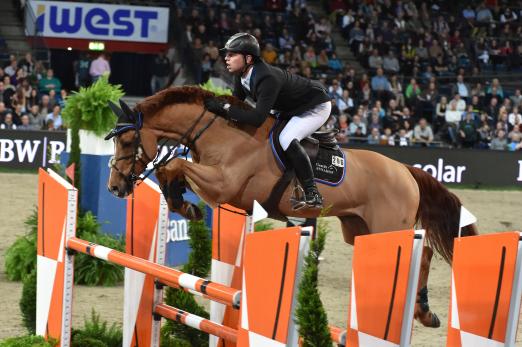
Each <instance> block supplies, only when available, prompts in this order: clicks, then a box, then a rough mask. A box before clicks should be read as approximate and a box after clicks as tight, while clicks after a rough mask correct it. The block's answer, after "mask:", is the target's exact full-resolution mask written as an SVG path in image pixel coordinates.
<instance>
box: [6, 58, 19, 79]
mask: <svg viewBox="0 0 522 347" xmlns="http://www.w3.org/2000/svg"><path fill="white" fill-rule="evenodd" d="M16 70H18V63H17V62H16V58H15V59H13V60H11V62H10V63H9V65H7V66H6V67H5V69H4V73H5V74H6V75H7V76H9V77H13V76H14V75H15V74H16Z"/></svg>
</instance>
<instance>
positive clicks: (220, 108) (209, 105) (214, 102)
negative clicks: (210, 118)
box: [205, 98, 230, 118]
mask: <svg viewBox="0 0 522 347" xmlns="http://www.w3.org/2000/svg"><path fill="white" fill-rule="evenodd" d="M229 107H230V104H228V103H226V102H225V101H223V100H221V99H218V98H207V99H205V108H206V109H207V110H209V111H210V112H212V113H215V114H217V115H218V116H221V117H223V118H228V109H229Z"/></svg>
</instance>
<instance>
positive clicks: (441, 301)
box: [0, 173, 522, 347]
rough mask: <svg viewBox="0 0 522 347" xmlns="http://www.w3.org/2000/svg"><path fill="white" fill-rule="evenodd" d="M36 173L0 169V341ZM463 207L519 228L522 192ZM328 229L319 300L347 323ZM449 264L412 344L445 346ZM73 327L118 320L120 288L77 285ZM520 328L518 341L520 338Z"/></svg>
mask: <svg viewBox="0 0 522 347" xmlns="http://www.w3.org/2000/svg"><path fill="white" fill-rule="evenodd" d="M37 179H38V178H37V175H34V174H10V173H0V191H1V192H2V194H1V197H0V269H1V270H0V308H1V313H0V339H4V338H7V337H12V336H17V335H22V334H25V329H24V327H23V325H22V318H21V315H20V310H19V306H18V302H19V300H20V296H21V291H22V286H21V284H20V283H19V282H10V281H8V280H7V278H6V276H5V273H4V254H5V251H6V249H7V248H8V247H9V246H10V245H11V244H12V243H13V242H14V240H15V239H16V238H17V237H18V236H21V235H23V234H24V233H25V226H24V223H23V222H24V220H25V219H26V218H27V216H29V215H30V214H31V212H32V210H33V208H34V207H35V206H36V204H37ZM454 192H455V193H456V194H457V195H458V196H459V197H460V198H461V200H462V201H463V203H464V205H465V206H466V207H467V208H468V209H469V210H470V211H472V212H473V213H474V214H475V215H476V216H477V217H478V219H479V222H478V226H479V230H480V232H481V233H488V232H495V231H506V230H522V218H521V217H520V208H521V206H522V205H521V202H522V191H477V190H461V189H458V190H454ZM397 203H400V202H399V201H398V202H397ZM327 221H328V222H329V225H330V227H331V232H330V234H329V235H328V238H327V244H326V249H325V251H324V253H323V256H324V260H323V261H322V263H321V268H320V290H321V298H322V300H323V303H324V306H325V308H326V311H327V313H328V318H329V320H330V323H331V324H334V325H338V326H345V324H346V323H345V322H346V320H347V317H348V314H347V309H348V299H349V294H350V268H351V257H352V248H351V246H349V245H346V244H345V243H344V242H343V240H342V236H341V232H340V226H339V223H338V221H337V220H336V219H335V218H328V219H327ZM449 286H450V268H449V266H448V265H447V264H446V263H445V262H444V261H443V260H442V259H441V258H440V257H439V256H435V257H434V259H433V262H432V266H431V273H430V281H429V295H430V306H431V308H432V310H433V311H434V312H436V313H437V314H438V315H439V317H440V318H441V321H442V326H441V327H440V328H438V329H428V328H424V327H422V326H420V325H419V324H418V323H417V322H415V323H414V328H413V338H412V344H413V346H430V347H431V346H433V347H440V346H445V343H446V340H445V336H446V330H447V317H448V304H449ZM74 297H75V299H74V317H73V321H74V325H75V326H82V325H83V320H84V318H85V317H88V316H89V315H90V312H91V308H94V309H95V310H96V311H97V312H98V313H100V315H101V317H102V319H104V320H107V321H109V322H116V323H118V324H119V323H121V316H122V301H123V290H122V287H110V288H97V287H95V288H91V287H85V286H76V287H75V292H74ZM521 335H522V333H521V329H520V328H519V332H518V338H517V341H518V342H520V341H522V337H521Z"/></svg>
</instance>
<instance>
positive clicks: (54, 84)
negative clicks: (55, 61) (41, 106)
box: [38, 69, 62, 94]
mask: <svg viewBox="0 0 522 347" xmlns="http://www.w3.org/2000/svg"><path fill="white" fill-rule="evenodd" d="M38 89H39V90H40V92H41V93H44V94H49V91H51V90H54V91H55V92H57V91H60V89H62V82H60V80H59V79H58V78H57V77H54V70H53V69H48V70H47V73H46V77H44V78H42V79H41V80H40V82H38Z"/></svg>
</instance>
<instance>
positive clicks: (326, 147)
mask: <svg viewBox="0 0 522 347" xmlns="http://www.w3.org/2000/svg"><path fill="white" fill-rule="evenodd" d="M287 123H288V120H280V119H278V120H277V121H276V123H275V124H274V126H273V127H272V129H271V131H270V145H271V147H272V153H273V154H274V157H275V158H276V161H277V163H278V165H279V168H280V169H281V171H283V175H282V176H281V178H280V179H279V181H277V183H276V184H275V186H274V187H273V188H272V191H271V192H270V196H269V197H268V199H267V200H266V201H264V202H262V203H261V205H262V206H263V208H264V209H265V210H266V211H267V212H268V214H269V216H270V217H271V218H274V219H279V220H283V221H284V220H287V218H286V216H284V215H282V214H281V212H280V211H279V209H278V205H279V202H280V200H281V197H282V196H283V193H284V192H285V190H286V188H287V187H288V185H289V184H290V182H291V181H292V179H294V178H295V172H294V170H293V168H292V167H291V165H290V163H289V161H288V159H287V158H286V154H285V152H284V151H283V148H282V147H281V144H280V143H279V134H281V131H282V130H283V128H284V127H285V126H286V124H287ZM336 134H337V130H331V131H318V132H315V133H313V134H312V135H311V136H309V137H307V138H304V139H303V140H301V145H302V146H303V148H304V149H305V151H306V153H307V154H308V157H309V158H310V162H311V163H312V168H313V170H314V180H315V181H316V182H317V183H322V184H326V185H329V186H337V185H339V184H341V182H342V181H343V180H344V176H345V173H346V166H345V157H344V152H343V151H341V149H340V148H339V145H338V144H337V140H336V139H335V135H336ZM296 188H297V185H296V187H295V188H294V192H293V194H292V195H293V196H292V198H291V199H290V200H291V201H292V200H295V199H296V198H298V196H299V193H296ZM297 191H299V189H297ZM301 193H302V189H301Z"/></svg>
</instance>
